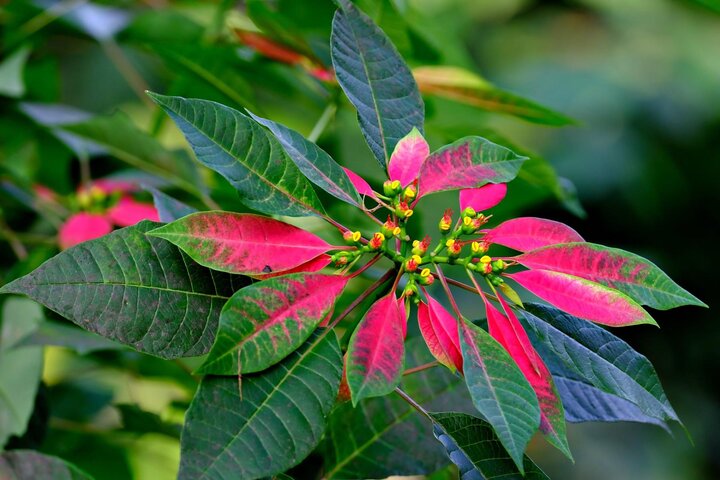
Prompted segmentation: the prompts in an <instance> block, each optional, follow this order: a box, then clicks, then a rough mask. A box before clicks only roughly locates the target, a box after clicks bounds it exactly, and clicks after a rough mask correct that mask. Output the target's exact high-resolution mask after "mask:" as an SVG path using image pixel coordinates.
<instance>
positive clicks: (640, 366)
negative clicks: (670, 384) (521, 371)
mask: <svg viewBox="0 0 720 480" xmlns="http://www.w3.org/2000/svg"><path fill="white" fill-rule="evenodd" d="M525 308H526V309H527V311H526V312H523V316H524V317H525V319H526V320H527V322H528V323H529V324H530V327H531V328H532V333H534V334H535V336H536V337H537V339H538V340H539V342H540V346H541V348H544V349H546V350H548V351H550V352H552V353H554V354H555V355H556V357H557V360H558V361H559V362H560V364H561V365H562V366H563V367H565V368H566V369H567V370H568V371H570V372H572V374H574V375H576V378H578V379H580V380H584V381H585V382H587V383H589V384H591V385H593V386H595V387H597V388H598V389H600V390H601V391H603V392H605V393H609V394H612V395H617V396H619V397H621V398H624V399H625V400H627V401H629V402H631V403H633V404H635V405H637V406H638V407H639V408H640V410H641V411H642V412H643V413H644V414H645V415H648V416H651V417H653V418H657V419H659V420H663V421H665V420H676V421H679V420H678V417H677V414H676V413H675V411H674V410H673V408H672V406H670V402H669V401H668V399H667V397H666V396H665V392H664V391H663V388H662V386H661V385H660V380H659V379H658V376H657V373H656V372H655V368H653V366H652V364H651V363H650V362H649V361H648V359H647V358H645V357H644V356H643V355H641V354H639V353H638V352H636V351H635V350H633V349H632V348H631V347H630V345H628V344H627V343H625V342H623V341H622V340H620V339H619V338H618V337H616V336H615V335H613V334H612V333H610V332H608V331H607V330H605V329H603V328H601V327H599V326H597V325H594V324H592V323H590V322H587V321H585V320H581V319H579V318H576V317H573V316H572V315H569V314H567V313H564V312H562V311H560V310H558V309H556V308H553V307H549V306H545V305H540V304H534V303H527V304H525ZM540 353H541V354H542V350H540ZM551 370H553V368H552V367H551Z"/></svg>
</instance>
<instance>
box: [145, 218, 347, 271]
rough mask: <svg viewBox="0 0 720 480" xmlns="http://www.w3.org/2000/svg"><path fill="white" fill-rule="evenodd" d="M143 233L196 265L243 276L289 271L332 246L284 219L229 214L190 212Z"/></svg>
mask: <svg viewBox="0 0 720 480" xmlns="http://www.w3.org/2000/svg"><path fill="white" fill-rule="evenodd" d="M149 234H150V235H154V236H156V237H160V238H163V239H165V240H168V241H169V242H172V243H174V244H175V245H177V246H178V247H180V248H181V249H182V250H183V251H185V253H187V254H188V255H190V257H192V259H193V260H195V261H196V262H198V263H199V264H201V265H204V266H206V267H209V268H212V269H215V270H221V271H224V272H229V273H242V274H245V275H262V274H266V273H273V272H278V271H286V270H290V269H292V268H295V267H297V266H299V265H302V264H304V263H306V262H309V261H310V260H313V259H314V258H316V257H317V256H318V255H320V254H322V253H325V252H326V251H328V250H331V249H332V248H333V247H332V246H330V245H329V244H328V243H327V242H325V241H324V240H323V239H321V238H320V237H317V236H316V235H313V234H312V233H309V232H306V231H305V230H302V229H300V228H297V227H295V226H292V225H289V224H287V223H284V222H280V221H278V220H274V219H272V218H267V217H261V216H258V215H251V214H241V213H230V212H200V213H194V214H192V215H188V216H187V217H183V218H181V219H180V220H176V221H175V222H173V223H169V224H167V225H165V226H163V227H160V228H158V229H156V230H153V231H152V232H150V233H149Z"/></svg>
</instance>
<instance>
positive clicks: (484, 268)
mask: <svg viewBox="0 0 720 480" xmlns="http://www.w3.org/2000/svg"><path fill="white" fill-rule="evenodd" d="M477 270H478V272H480V273H482V274H483V275H489V274H491V273H492V271H493V268H492V265H490V264H489V263H483V262H481V263H480V264H478V266H477Z"/></svg>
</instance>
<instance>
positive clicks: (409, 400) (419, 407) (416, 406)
mask: <svg viewBox="0 0 720 480" xmlns="http://www.w3.org/2000/svg"><path fill="white" fill-rule="evenodd" d="M395 393H397V394H398V395H400V398H402V399H403V400H405V401H406V402H407V403H408V404H409V405H410V406H411V407H413V408H414V409H415V410H417V412H418V413H419V414H420V415H422V416H424V417H425V418H427V419H428V420H430V421H431V422H432V421H433V419H432V417H431V416H430V414H429V413H428V411H427V410H425V409H424V408H423V407H422V405H420V404H419V403H417V402H416V401H415V400H413V398H412V397H411V396H410V395H408V394H407V393H405V392H404V391H402V390H401V389H400V387H396V388H395ZM433 423H434V422H433Z"/></svg>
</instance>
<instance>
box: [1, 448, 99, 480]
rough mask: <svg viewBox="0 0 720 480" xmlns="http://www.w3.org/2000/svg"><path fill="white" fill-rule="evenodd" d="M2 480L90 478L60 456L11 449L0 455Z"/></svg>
mask: <svg viewBox="0 0 720 480" xmlns="http://www.w3.org/2000/svg"><path fill="white" fill-rule="evenodd" d="M0 478H2V479H3V480H31V479H32V480H92V477H90V476H89V475H88V474H86V473H85V472H83V471H82V470H80V469H79V468H77V467H76V466H75V465H72V464H70V463H68V462H66V461H64V460H62V459H60V458H57V457H52V456H50V455H43V454H42V453H38V452H35V451H32V450H12V451H9V452H5V453H3V454H2V455H0Z"/></svg>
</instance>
